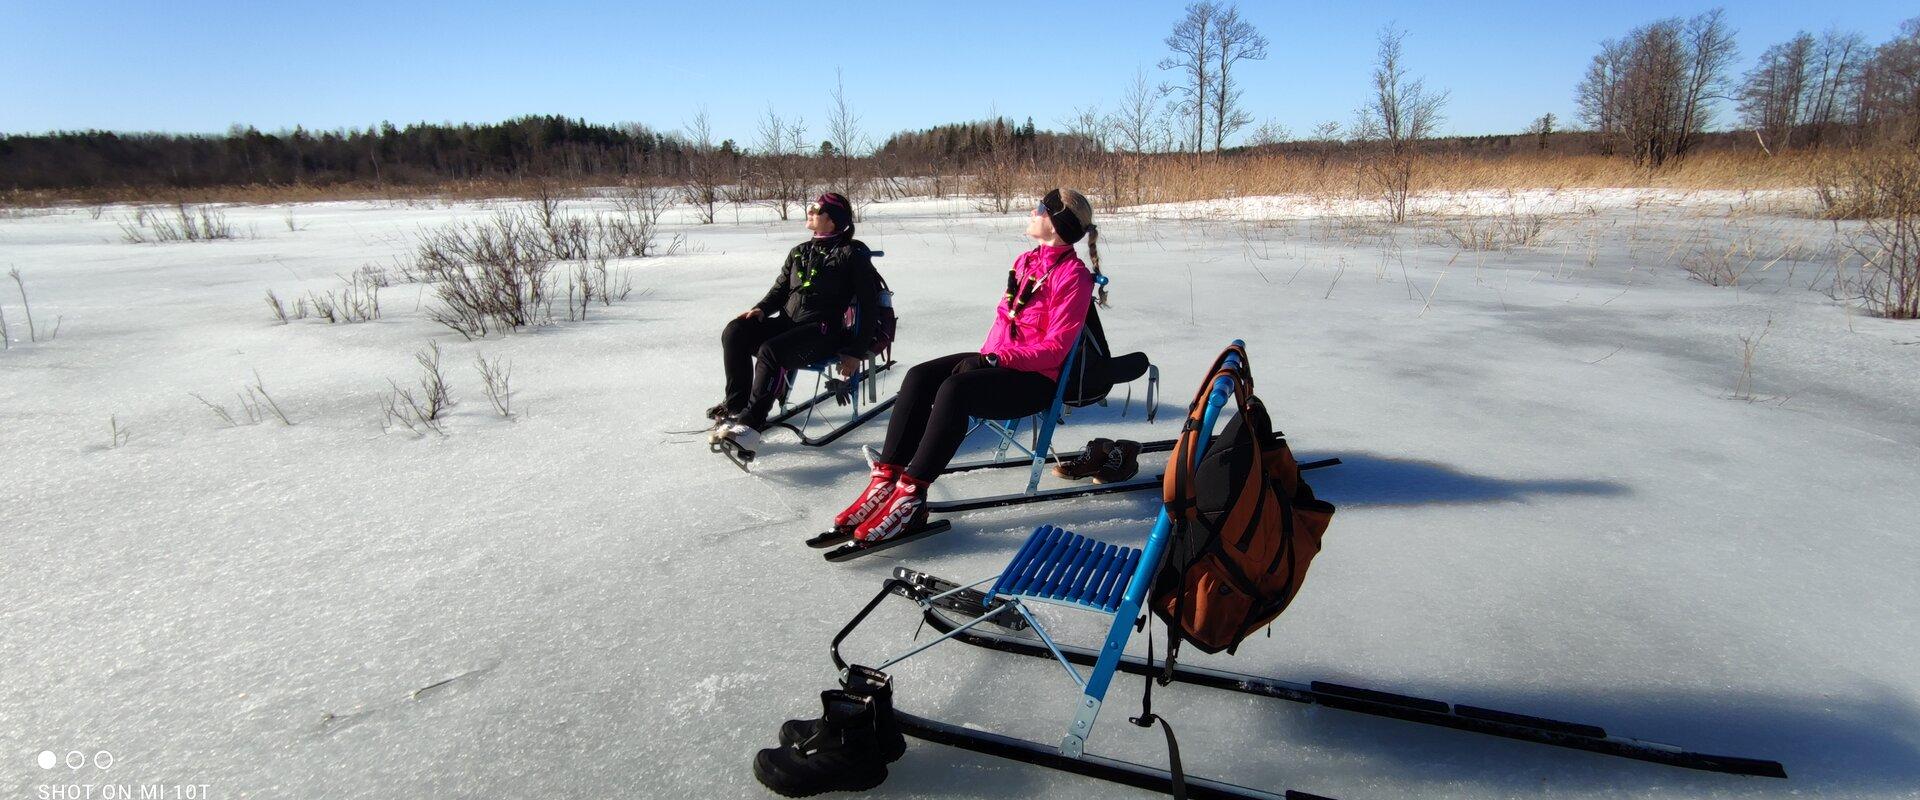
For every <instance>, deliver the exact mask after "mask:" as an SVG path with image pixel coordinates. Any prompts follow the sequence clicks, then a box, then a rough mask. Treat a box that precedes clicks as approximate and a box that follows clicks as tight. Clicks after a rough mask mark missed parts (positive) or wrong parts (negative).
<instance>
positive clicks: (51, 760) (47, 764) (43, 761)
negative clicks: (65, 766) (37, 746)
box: [40, 750, 60, 769]
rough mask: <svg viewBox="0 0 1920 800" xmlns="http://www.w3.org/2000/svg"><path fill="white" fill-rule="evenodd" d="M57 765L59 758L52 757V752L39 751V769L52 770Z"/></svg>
mask: <svg viewBox="0 0 1920 800" xmlns="http://www.w3.org/2000/svg"><path fill="white" fill-rule="evenodd" d="M59 763H60V757H59V756H56V755H54V754H53V751H52V750H42V751H40V768H41V769H53V768H54V767H55V766H57V765H58V764H59Z"/></svg>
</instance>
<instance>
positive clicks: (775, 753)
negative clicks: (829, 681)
mask: <svg viewBox="0 0 1920 800" xmlns="http://www.w3.org/2000/svg"><path fill="white" fill-rule="evenodd" d="M820 704H821V705H822V706H825V708H826V712H825V713H824V714H823V715H822V717H821V719H820V720H819V721H818V722H817V723H815V725H814V731H813V734H812V735H811V736H808V737H807V738H805V739H802V740H800V741H798V742H795V743H793V744H783V745H781V746H779V747H771V748H768V749H765V750H762V751H760V752H759V753H758V754H757V755H755V756H754V758H753V777H755V778H758V779H759V780H760V783H761V784H762V785H764V786H766V787H767V788H768V789H772V790H773V791H775V792H778V793H780V794H782V795H785V796H787V797H811V796H813V795H816V794H820V793H821V792H864V791H866V790H868V789H872V788H874V787H875V786H879V785H880V784H881V783H883V782H885V781H886V780H887V762H886V761H885V760H884V759H882V758H881V757H880V752H879V751H880V744H879V741H878V738H877V737H876V735H875V733H874V724H875V721H874V709H875V704H874V702H873V698H870V697H867V696H865V695H858V694H854V693H852V692H849V691H847V690H845V689H830V690H828V691H825V692H821V693H820Z"/></svg>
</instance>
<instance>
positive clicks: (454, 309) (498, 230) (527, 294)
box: [415, 213, 553, 339]
mask: <svg viewBox="0 0 1920 800" xmlns="http://www.w3.org/2000/svg"><path fill="white" fill-rule="evenodd" d="M537 236H538V232H537V231H536V230H535V229H534V228H533V226H532V223H531V222H530V221H528V220H527V219H525V218H524V217H523V216H521V215H519V214H513V213H501V214H498V215H496V216H495V217H494V218H493V220H492V221H491V222H487V223H479V224H471V223H456V224H454V225H449V226H447V227H445V228H441V229H439V230H437V231H432V232H429V233H427V234H426V235H425V236H424V237H423V240H422V241H421V243H420V249H419V250H418V252H417V253H416V254H415V263H416V265H417V266H418V269H417V270H416V271H417V273H418V274H420V275H422V276H423V277H425V278H426V279H427V280H429V281H431V282H433V283H434V285H435V294H436V295H437V296H438V297H439V299H440V302H441V306H440V307H439V308H436V309H433V310H432V311H430V312H429V314H428V316H430V317H431V318H432V319H433V321H435V322H438V323H440V324H442V325H445V326H447V327H449V328H452V329H454V330H455V331H458V332H459V333H460V335H461V336H464V337H467V338H469V339H472V338H475V337H480V336H486V335H487V334H488V333H489V332H505V331H510V330H515V329H518V328H520V327H522V326H525V325H533V324H539V323H542V322H545V321H547V320H548V319H550V318H551V313H550V311H549V310H548V304H549V301H548V290H549V288H550V287H549V285H548V273H549V272H550V271H552V269H553V261H552V260H551V259H549V258H548V257H547V255H546V253H545V251H544V250H543V248H542V247H541V246H540V244H539V242H538V239H537V238H536V237H537Z"/></svg>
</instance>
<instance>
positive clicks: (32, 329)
mask: <svg viewBox="0 0 1920 800" xmlns="http://www.w3.org/2000/svg"><path fill="white" fill-rule="evenodd" d="M7 277H9V278H12V279H13V285H14V288H17V289H19V290H20V309H21V310H22V311H25V312H27V341H29V342H38V341H40V333H41V331H40V329H39V327H37V326H35V325H34V324H33V303H31V302H28V300H27V279H26V278H23V277H21V276H20V268H19V267H13V268H10V269H8V270H7ZM64 321H66V317H65V316H60V317H55V318H54V320H53V330H51V331H48V332H47V341H49V342H51V341H53V340H54V339H55V338H58V337H59V336H60V323H61V322H64ZM6 338H7V320H6V317H4V316H0V340H4V339H6ZM8 347H12V344H11V343H9V344H8Z"/></svg>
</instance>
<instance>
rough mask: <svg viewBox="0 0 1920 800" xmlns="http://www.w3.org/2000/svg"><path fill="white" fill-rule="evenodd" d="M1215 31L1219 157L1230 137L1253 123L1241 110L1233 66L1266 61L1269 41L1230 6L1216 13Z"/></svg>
mask: <svg viewBox="0 0 1920 800" xmlns="http://www.w3.org/2000/svg"><path fill="white" fill-rule="evenodd" d="M1213 27H1214V42H1213V56H1214V58H1213V75H1214V78H1213V151H1214V152H1216V153H1218V152H1220V148H1221V147H1222V146H1224V144H1225V142H1226V140H1227V137H1228V136H1232V135H1233V133H1234V131H1237V130H1240V129H1241V128H1244V127H1246V126H1247V124H1248V123H1250V122H1252V121H1253V117H1252V116H1251V115H1249V114H1248V113H1247V112H1246V111H1245V110H1244V109H1242V108H1240V94H1241V90H1240V89H1238V88H1236V87H1235V85H1234V82H1233V65H1234V64H1237V63H1239V62H1241V61H1265V60H1266V58H1267V37H1265V36H1262V35H1260V32H1259V31H1257V30H1254V28H1253V24H1252V23H1249V22H1247V21H1246V20H1244V19H1241V18H1240V9H1239V8H1238V7H1236V6H1234V5H1231V4H1229V5H1226V6H1224V7H1220V8H1218V9H1216V10H1215V19H1214V25H1213Z"/></svg>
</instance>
